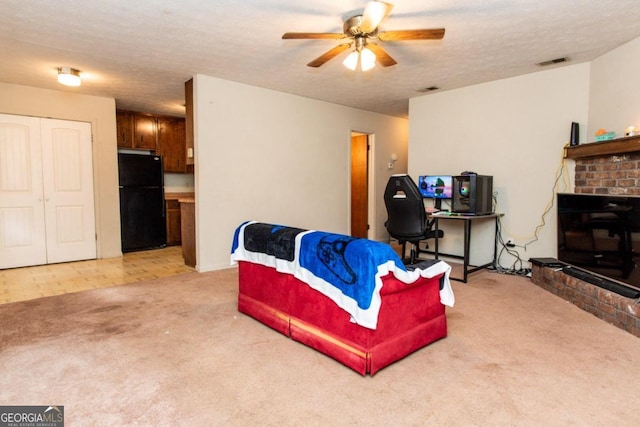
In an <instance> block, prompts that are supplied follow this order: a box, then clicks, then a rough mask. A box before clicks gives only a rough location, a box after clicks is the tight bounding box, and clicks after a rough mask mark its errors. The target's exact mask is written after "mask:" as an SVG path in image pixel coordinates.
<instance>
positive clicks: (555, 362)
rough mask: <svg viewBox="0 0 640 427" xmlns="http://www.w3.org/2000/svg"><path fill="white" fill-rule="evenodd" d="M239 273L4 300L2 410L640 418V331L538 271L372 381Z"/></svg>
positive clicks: (199, 422) (289, 422) (235, 417)
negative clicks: (272, 312)
mask: <svg viewBox="0 0 640 427" xmlns="http://www.w3.org/2000/svg"><path fill="white" fill-rule="evenodd" d="M236 281H237V274H236V271H235V269H230V270H225V271H219V272H213V273H205V274H198V273H185V274H182V275H179V276H176V277H173V278H165V279H158V280H154V281H150V282H146V283H142V284H133V285H125V286H120V287H115V288H108V289H100V290H92V291H86V292H80V293H77V294H69V295H62V296H56V297H50V298H42V299H39V300H34V301H29V302H19V303H13V304H7V305H2V306H0V325H2V329H1V331H0V404H2V405H54V404H56V405H64V407H65V416H66V426H125V425H127V426H129V425H138V426H165V425H166V426H178V425H180V426H249V425H265V426H267V425H268V426H272V425H273V426H276V425H278V426H300V425H323V426H336V425H339V426H342V425H351V426H375V425H381V426H382V425H384V426H424V425H437V426H443V425H447V426H457V425H464V426H471V425H478V426H487V425H500V426H505V425H509V426H529V425H531V426H541V425H544V426H568V425H576V426H582V425H594V426H595V425H597V426H609V425H618V426H620V425H637V424H636V423H637V420H638V399H639V393H638V392H639V391H640V374H639V373H638V372H639V371H640V340H639V339H638V338H636V337H634V336H632V335H631V334H629V333H626V332H624V331H621V330H619V329H617V328H615V327H613V326H611V325H609V324H607V323H604V322H603V321H601V320H599V319H597V318H595V317H593V316H592V315H590V314H588V313H585V312H583V311H581V310H580V309H578V308H576V307H575V306H573V305H571V304H569V303H567V302H565V301H563V300H561V299H559V298H557V297H555V296H553V295H551V294H549V293H547V292H545V291H543V290H541V289H539V288H538V287H536V286H534V285H533V284H531V283H530V282H529V280H528V279H525V278H516V277H511V276H504V275H499V274H496V273H492V272H480V273H475V274H473V275H471V276H470V283H468V284H463V283H459V282H454V283H453V286H454V291H455V293H456V298H457V302H456V306H455V308H453V309H448V311H447V313H448V321H449V336H448V337H447V338H445V339H443V340H440V341H438V342H436V343H434V344H432V345H430V346H428V347H425V348H423V349H421V350H419V351H418V352H416V353H414V354H412V355H410V356H409V357H407V358H405V359H403V360H401V361H399V362H397V363H395V364H393V365H391V366H389V367H387V368H385V369H383V370H382V371H380V372H379V373H378V374H376V375H375V376H374V377H361V376H359V375H358V374H356V373H355V372H353V371H351V370H350V369H348V368H345V367H344V366H342V365H341V364H339V363H338V362H335V361H333V360H332V359H330V358H328V357H327V356H324V355H322V354H320V353H318V352H316V351H314V350H312V349H310V348H307V347H305V346H304V345H302V344H300V343H297V342H294V341H291V340H289V339H287V338H286V337H284V336H282V335H280V334H278V333H276V332H275V331H272V330H271V329H268V328H267V327H265V326H263V325H261V324H260V323H258V322H256V321H255V320H253V319H251V318H249V317H246V316H244V315H242V314H239V313H238V312H237V311H236Z"/></svg>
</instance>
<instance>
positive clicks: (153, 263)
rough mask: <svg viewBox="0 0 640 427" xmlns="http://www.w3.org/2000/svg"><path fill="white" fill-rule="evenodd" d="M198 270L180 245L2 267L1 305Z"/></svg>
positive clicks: (0, 280) (0, 281)
mask: <svg viewBox="0 0 640 427" xmlns="http://www.w3.org/2000/svg"><path fill="white" fill-rule="evenodd" d="M188 271H195V269H193V268H191V267H188V266H186V265H185V264H184V260H183V259H182V249H181V247H180V246H168V247H166V248H162V249H155V250H150V251H141V252H130V253H127V254H124V256H123V257H118V258H108V259H98V260H89V261H78V262H66V263H61V264H49V265H40V266H35V267H22V268H12V269H7V270H0V304H6V303H9V302H16V301H25V300H29V299H34V298H40V297H45V296H51V295H59V294H66V293H71V292H78V291H84V290H88V289H97V288H106V287H109V286H117V285H123V284H125V283H132V282H139V281H142V280H149V279H154V278H158V277H166V276H171V275H174V274H179V273H184V272H188Z"/></svg>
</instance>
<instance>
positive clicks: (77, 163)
mask: <svg viewBox="0 0 640 427" xmlns="http://www.w3.org/2000/svg"><path fill="white" fill-rule="evenodd" d="M41 129H42V133H41V138H42V172H43V178H44V180H43V184H44V201H45V203H44V208H45V221H46V222H45V224H46V230H47V232H46V234H47V239H46V240H47V262H48V263H55V262H65V261H76V260H82V259H93V258H96V235H95V213H94V212H95V209H94V202H93V166H92V165H93V163H92V162H93V159H92V149H91V125H90V124H89V123H83V122H71V121H63V120H51V119H42V124H41Z"/></svg>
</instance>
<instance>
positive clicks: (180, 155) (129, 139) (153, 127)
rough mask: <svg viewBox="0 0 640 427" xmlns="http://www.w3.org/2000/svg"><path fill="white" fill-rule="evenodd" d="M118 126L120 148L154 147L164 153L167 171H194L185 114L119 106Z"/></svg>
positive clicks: (146, 148) (156, 151)
mask: <svg viewBox="0 0 640 427" xmlns="http://www.w3.org/2000/svg"><path fill="white" fill-rule="evenodd" d="M116 127H117V132H118V137H117V141H118V148H131V149H140V150H149V151H154V152H155V154H158V155H160V156H162V164H163V167H164V171H165V172H176V173H187V172H193V166H189V165H188V159H187V148H186V133H187V132H186V130H187V129H186V128H187V126H186V123H185V119H184V118H183V117H173V116H158V115H153V114H145V113H138V112H135V111H125V110H117V111H116ZM191 152H193V150H191ZM192 160H193V159H192Z"/></svg>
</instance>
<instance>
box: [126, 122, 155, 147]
mask: <svg viewBox="0 0 640 427" xmlns="http://www.w3.org/2000/svg"><path fill="white" fill-rule="evenodd" d="M157 144H158V128H157V122H156V117H155V116H149V115H146V114H139V113H135V114H134V115H133V147H132V148H139V149H144V150H154V151H155V150H156V147H157Z"/></svg>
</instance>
